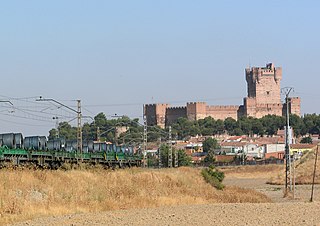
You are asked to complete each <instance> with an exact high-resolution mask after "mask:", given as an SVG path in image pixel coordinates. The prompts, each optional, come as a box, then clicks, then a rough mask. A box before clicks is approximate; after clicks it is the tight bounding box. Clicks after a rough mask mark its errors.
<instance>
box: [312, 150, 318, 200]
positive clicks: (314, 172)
mask: <svg viewBox="0 0 320 226" xmlns="http://www.w3.org/2000/svg"><path fill="white" fill-rule="evenodd" d="M318 151H319V144H318V145H317V150H316V158H315V160H314V167H313V177H312V188H311V198H310V202H313V193H314V181H315V178H316V170H317V160H318Z"/></svg>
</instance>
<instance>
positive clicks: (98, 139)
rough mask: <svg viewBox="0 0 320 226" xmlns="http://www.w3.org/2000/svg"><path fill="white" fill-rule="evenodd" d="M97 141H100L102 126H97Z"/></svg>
mask: <svg viewBox="0 0 320 226" xmlns="http://www.w3.org/2000/svg"><path fill="white" fill-rule="evenodd" d="M97 141H100V127H99V126H97Z"/></svg>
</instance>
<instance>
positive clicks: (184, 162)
mask: <svg viewBox="0 0 320 226" xmlns="http://www.w3.org/2000/svg"><path fill="white" fill-rule="evenodd" d="M159 150H160V158H161V164H162V167H168V157H169V145H167V144H162V145H161V146H160V147H159ZM176 151H177V152H178V166H190V165H191V161H192V159H191V157H190V156H188V155H187V154H186V153H185V151H184V150H176V149H175V148H172V163H174V162H175V153H176Z"/></svg>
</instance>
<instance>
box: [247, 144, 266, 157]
mask: <svg viewBox="0 0 320 226" xmlns="http://www.w3.org/2000/svg"><path fill="white" fill-rule="evenodd" d="M244 153H245V154H246V156H247V158H250V159H253V158H263V157H264V153H265V149H264V146H262V145H259V144H258V143H255V142H252V143H247V144H246V146H244Z"/></svg>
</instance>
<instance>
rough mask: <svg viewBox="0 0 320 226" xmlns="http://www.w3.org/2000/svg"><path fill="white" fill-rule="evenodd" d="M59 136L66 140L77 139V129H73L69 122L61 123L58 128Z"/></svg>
mask: <svg viewBox="0 0 320 226" xmlns="http://www.w3.org/2000/svg"><path fill="white" fill-rule="evenodd" d="M58 130H59V136H60V137H63V138H65V139H66V140H75V139H77V128H76V127H72V126H71V125H70V124H69V123H68V122H60V123H59V126H58Z"/></svg>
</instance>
